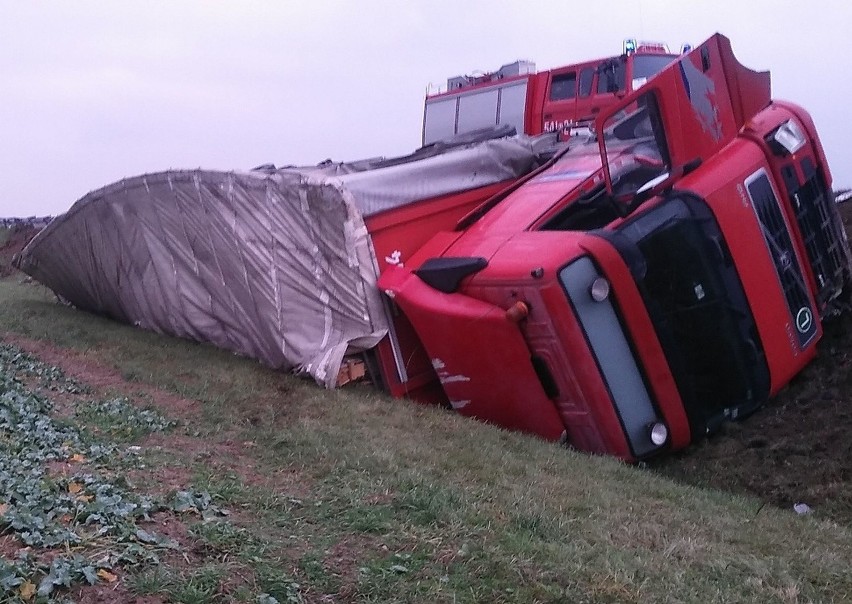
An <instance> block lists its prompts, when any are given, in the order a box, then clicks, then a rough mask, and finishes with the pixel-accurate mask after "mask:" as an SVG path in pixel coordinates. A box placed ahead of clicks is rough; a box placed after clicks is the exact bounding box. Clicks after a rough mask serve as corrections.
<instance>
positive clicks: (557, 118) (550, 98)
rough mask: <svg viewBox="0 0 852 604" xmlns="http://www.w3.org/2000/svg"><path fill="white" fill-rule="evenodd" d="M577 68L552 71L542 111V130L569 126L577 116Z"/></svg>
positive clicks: (554, 129) (555, 129)
mask: <svg viewBox="0 0 852 604" xmlns="http://www.w3.org/2000/svg"><path fill="white" fill-rule="evenodd" d="M576 100H577V70H576V69H574V68H573V67H571V68H567V69H566V68H563V69H558V70H554V71H552V72H550V76H549V77H548V82H547V91H546V92H545V97H544V107H543V112H542V121H543V124H542V131H543V132H556V131H559V130H564V129H565V128H569V127H570V126H571V124H572V123H573V122H574V119H575V117H576V109H575V104H576Z"/></svg>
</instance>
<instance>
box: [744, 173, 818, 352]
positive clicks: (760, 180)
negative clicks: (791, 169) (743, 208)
mask: <svg viewBox="0 0 852 604" xmlns="http://www.w3.org/2000/svg"><path fill="white" fill-rule="evenodd" d="M746 188H747V189H748V194H749V197H751V201H752V205H753V206H754V211H755V213H756V214H757V219H758V221H760V225H761V228H762V230H763V237H764V239H765V240H766V246H767V247H768V248H769V253H770V255H771V256H772V261H773V262H774V264H775V270H776V272H777V274H778V279H779V281H780V283H781V288H782V290H783V291H784V298H785V299H786V300H787V307H788V308H789V310H790V317H791V318H792V319H793V324H794V325H795V326H796V332H797V336H798V341H799V345H800V346H801V347H802V348H804V347H805V346H807V344H808V343H809V342H810V341H811V340H812V339H813V338H814V336H815V335H816V333H817V325H816V321H815V320H814V314H813V311H812V309H811V303H810V299H809V297H808V289H807V286H806V285H805V277H804V274H803V273H802V269H801V267H800V266H799V261H798V259H797V258H796V251H795V249H794V248H793V242H792V240H791V239H790V232H789V231H788V230H787V223H786V222H785V221H784V216H783V214H782V213H781V208H780V206H779V205H778V200H777V198H776V197H775V192H774V191H773V190H772V184H771V183H770V182H769V178H768V177H767V176H766V172H765V171H763V170H759V171H758V172H756V173H755V174H753V175H752V176H751V177H749V178H748V179H747V180H746Z"/></svg>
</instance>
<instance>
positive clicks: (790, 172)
mask: <svg viewBox="0 0 852 604" xmlns="http://www.w3.org/2000/svg"><path fill="white" fill-rule="evenodd" d="M802 171H803V173H804V176H805V182H804V184H802V185H799V181H798V178H797V177H796V174H795V169H794V168H793V166H792V165H788V166H785V168H784V170H783V174H784V181H785V184H786V186H787V191H788V193H789V196H790V204H791V205H792V207H793V209H794V210H795V212H796V221H797V222H798V223H799V229H800V230H801V232H802V237H803V238H804V242H805V248H806V250H807V254H808V261H809V262H810V265H811V269H812V270H813V273H814V278H815V279H816V282H817V288H818V293H817V301H818V303H819V305H820V307H821V308H824V307H825V306H826V305H827V304H828V302H830V301H831V300H832V299H834V298H836V297H837V296H838V295H839V294H840V292H841V290H842V289H843V281H844V277H845V272H846V270H847V268H848V262H849V259H848V256H847V253H848V252H847V247H846V241H845V238H844V236H843V226H842V224H841V222H840V216H839V214H838V212H837V209H836V208H835V207H834V196H833V195H832V194H831V193H830V192H829V191H828V189H827V187H826V186H825V183H824V181H823V179H822V176H821V175H820V174H819V172H817V170H816V167H815V166H814V164H813V162H812V161H811V160H810V159H809V158H806V159H805V160H803V161H802Z"/></svg>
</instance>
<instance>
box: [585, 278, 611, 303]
mask: <svg viewBox="0 0 852 604" xmlns="http://www.w3.org/2000/svg"><path fill="white" fill-rule="evenodd" d="M589 295H590V296H592V300H594V301H595V302H603V301H604V300H606V299H607V298H609V281H607V280H606V279H604V278H603V277H598V278H597V279H595V280H594V281H592V285H591V286H590V287H589Z"/></svg>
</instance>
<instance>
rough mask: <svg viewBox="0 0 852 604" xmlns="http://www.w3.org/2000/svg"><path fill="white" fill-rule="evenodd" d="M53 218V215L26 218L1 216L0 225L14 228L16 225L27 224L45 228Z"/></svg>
mask: <svg viewBox="0 0 852 604" xmlns="http://www.w3.org/2000/svg"><path fill="white" fill-rule="evenodd" d="M51 220H53V216H28V217H26V218H0V227H4V228H7V229H9V228H12V227H15V226H27V227H34V228H37V229H43V228H44V227H46V226H47V223H48V222H50V221H51Z"/></svg>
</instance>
